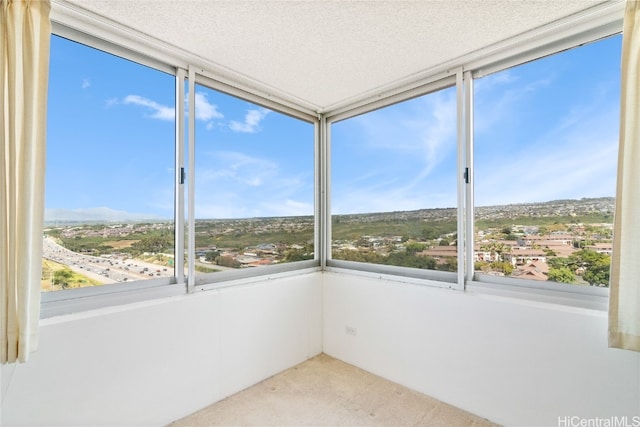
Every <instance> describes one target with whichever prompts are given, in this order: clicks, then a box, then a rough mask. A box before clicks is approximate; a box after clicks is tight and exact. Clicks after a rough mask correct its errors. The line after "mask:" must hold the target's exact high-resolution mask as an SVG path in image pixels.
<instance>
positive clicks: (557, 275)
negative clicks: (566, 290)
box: [548, 267, 576, 283]
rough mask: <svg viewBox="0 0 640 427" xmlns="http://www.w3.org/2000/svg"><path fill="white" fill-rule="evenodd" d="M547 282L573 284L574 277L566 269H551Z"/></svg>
mask: <svg viewBox="0 0 640 427" xmlns="http://www.w3.org/2000/svg"><path fill="white" fill-rule="evenodd" d="M548 277H549V280H550V281H552V282H558V283H573V282H575V280H576V275H575V274H574V273H573V271H571V269H569V268H568V267H558V268H555V267H551V268H549V274H548Z"/></svg>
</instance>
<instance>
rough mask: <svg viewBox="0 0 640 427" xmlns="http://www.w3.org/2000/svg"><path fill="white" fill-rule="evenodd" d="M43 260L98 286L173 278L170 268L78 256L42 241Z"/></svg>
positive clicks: (123, 259)
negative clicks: (82, 276)
mask: <svg viewBox="0 0 640 427" xmlns="http://www.w3.org/2000/svg"><path fill="white" fill-rule="evenodd" d="M42 256H43V258H45V259H48V260H51V261H55V262H57V263H60V264H64V265H66V266H68V267H69V268H70V269H71V270H73V271H74V272H76V273H79V274H82V275H85V276H87V277H89V278H91V279H93V280H96V281H98V282H100V283H101V284H108V283H118V282H130V281H134V280H144V279H151V278H158V277H173V268H170V267H164V266H160V265H156V264H152V263H148V262H144V261H140V260H137V259H133V258H129V257H126V256H115V255H104V256H91V255H85V254H79V253H76V252H73V251H70V250H68V249H66V248H64V247H63V246H60V245H59V244H58V243H56V242H55V241H54V240H53V239H52V238H50V237H45V238H44V243H43V253H42Z"/></svg>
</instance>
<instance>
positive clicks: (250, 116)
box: [229, 108, 269, 133]
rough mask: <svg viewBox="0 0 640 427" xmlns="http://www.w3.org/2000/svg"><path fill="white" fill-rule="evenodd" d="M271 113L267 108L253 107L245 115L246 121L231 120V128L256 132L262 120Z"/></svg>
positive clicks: (238, 130)
mask: <svg viewBox="0 0 640 427" xmlns="http://www.w3.org/2000/svg"><path fill="white" fill-rule="evenodd" d="M267 114H269V110H267V109H265V108H260V109H251V110H248V111H247V114H246V115H245V116H244V122H237V121H235V120H231V122H230V123H229V128H230V129H231V130H232V131H235V132H244V133H255V132H257V131H258V130H260V122H261V121H262V120H263V119H264V118H265V117H266V116H267Z"/></svg>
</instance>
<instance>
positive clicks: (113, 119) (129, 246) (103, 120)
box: [42, 36, 175, 291]
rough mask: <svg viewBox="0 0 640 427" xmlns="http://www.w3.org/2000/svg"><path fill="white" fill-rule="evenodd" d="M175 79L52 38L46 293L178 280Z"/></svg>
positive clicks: (73, 43) (46, 198) (47, 171)
mask: <svg viewBox="0 0 640 427" xmlns="http://www.w3.org/2000/svg"><path fill="white" fill-rule="evenodd" d="M174 106H175V77H174V76H172V75H169V74H165V73H163V72H160V71H157V70H154V69H151V68H148V67H145V66H142V65H139V64H136V63H133V62H131V61H127V60H124V59H122V58H119V57H116V56H113V55H110V54H107V53H104V52H102V51H98V50H95V49H92V48H90V47H87V46H84V45H81V44H78V43H75V42H72V41H69V40H66V39H63V38H60V37H57V36H52V38H51V61H50V79H49V97H48V120H47V126H48V127H47V170H46V194H45V205H46V211H45V238H44V252H43V260H42V263H43V269H42V271H43V275H42V290H43V291H57V290H63V289H71V288H77V287H86V286H95V285H103V284H110V283H124V282H132V281H138V280H151V279H154V280H157V281H162V279H163V278H164V280H165V281H166V280H169V279H167V278H170V277H172V276H173V275H174V271H173V257H174V250H173V247H174V220H173V218H174V213H173V212H174V153H175V142H174V141H175V138H174V132H175V128H174V126H175V117H174V116H175V107H174Z"/></svg>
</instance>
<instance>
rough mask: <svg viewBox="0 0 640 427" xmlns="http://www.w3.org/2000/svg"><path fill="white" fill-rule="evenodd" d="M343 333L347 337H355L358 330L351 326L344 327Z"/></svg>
mask: <svg viewBox="0 0 640 427" xmlns="http://www.w3.org/2000/svg"><path fill="white" fill-rule="evenodd" d="M344 332H345V334H347V335H353V336H354V337H355V336H356V334H357V333H358V330H357V329H356V328H354V327H353V326H345V327H344Z"/></svg>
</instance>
